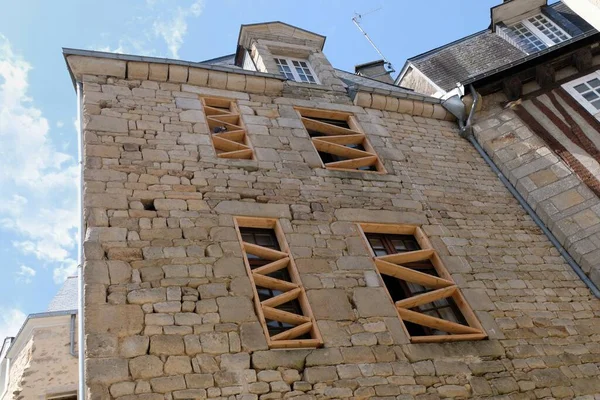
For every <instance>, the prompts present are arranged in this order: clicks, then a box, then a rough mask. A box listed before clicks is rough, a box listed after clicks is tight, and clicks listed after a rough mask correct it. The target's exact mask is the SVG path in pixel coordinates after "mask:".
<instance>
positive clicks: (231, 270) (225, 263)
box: [213, 257, 246, 278]
mask: <svg viewBox="0 0 600 400" xmlns="http://www.w3.org/2000/svg"><path fill="white" fill-rule="evenodd" d="M213 272H214V275H215V277H217V278H223V277H236V276H246V267H245V266H244V262H243V260H242V259H241V258H238V257H221V258H220V259H219V260H218V261H217V262H216V263H215V265H214V266H213Z"/></svg>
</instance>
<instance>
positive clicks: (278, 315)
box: [262, 305, 310, 325]
mask: <svg viewBox="0 0 600 400" xmlns="http://www.w3.org/2000/svg"><path fill="white" fill-rule="evenodd" d="M262 309H263V312H264V314H265V318H267V319H272V320H274V321H279V322H285V323H286V324H291V325H301V324H304V323H306V322H310V318H308V317H305V316H304V315H298V314H294V313H291V312H287V311H283V310H278V309H277V308H273V307H269V306H265V305H263V306H262Z"/></svg>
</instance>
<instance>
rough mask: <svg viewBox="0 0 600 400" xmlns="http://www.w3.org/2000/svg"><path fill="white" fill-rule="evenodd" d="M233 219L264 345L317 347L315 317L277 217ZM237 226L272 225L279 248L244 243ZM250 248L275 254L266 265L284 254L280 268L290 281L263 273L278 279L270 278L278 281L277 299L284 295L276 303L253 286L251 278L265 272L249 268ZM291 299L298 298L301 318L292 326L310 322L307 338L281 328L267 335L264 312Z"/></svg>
mask: <svg viewBox="0 0 600 400" xmlns="http://www.w3.org/2000/svg"><path fill="white" fill-rule="evenodd" d="M233 223H234V227H235V230H236V233H237V237H238V241H239V243H240V247H241V249H242V258H243V260H244V265H245V267H246V273H247V274H248V278H249V279H250V283H251V284H252V291H253V301H254V308H255V311H256V314H257V316H258V320H259V322H260V324H261V325H262V327H263V332H264V334H265V338H266V340H267V345H268V346H269V348H270V349H292V348H317V347H321V346H322V345H323V338H322V337H321V333H320V331H319V327H318V326H317V321H316V320H315V317H314V315H313V312H312V309H311V306H310V304H309V302H308V297H307V295H306V290H305V289H304V285H303V284H302V280H301V278H300V273H299V272H298V268H297V267H296V263H295V262H294V258H293V256H292V252H291V251H290V248H289V246H288V243H287V241H286V239H285V233H284V232H283V229H282V227H281V224H280V223H279V221H278V220H277V219H275V218H257V217H244V216H235V217H233ZM240 228H259V229H272V230H273V231H274V233H275V237H276V238H277V242H278V244H279V248H280V250H277V251H276V250H271V249H268V248H266V247H262V246H259V245H252V244H249V243H246V242H245V241H244V240H243V238H242V233H241V230H240ZM257 247H258V249H257ZM250 251H253V252H263V251H267V252H269V253H271V254H272V255H275V256H276V257H274V258H275V260H274V261H273V262H271V263H269V264H267V265H271V266H272V267H274V265H275V263H277V262H278V261H280V260H283V259H286V258H287V259H288V260H289V261H288V262H287V263H285V264H284V266H283V268H287V270H288V273H289V275H290V277H291V282H285V281H281V280H278V279H276V278H270V277H267V278H270V279H269V280H270V281H279V282H273V284H275V285H280V291H282V292H283V293H282V294H281V295H279V296H281V298H280V300H283V299H285V301H283V302H282V303H277V302H276V301H275V302H274V301H273V299H275V298H276V297H272V298H270V299H268V300H264V301H261V300H260V298H259V295H258V290H257V283H256V282H255V279H256V278H257V276H263V277H266V274H267V273H268V272H265V274H264V275H263V274H261V273H258V272H257V271H256V270H253V269H252V268H251V265H250V261H249V258H248V255H247V253H249V252H250ZM277 253H278V254H277ZM277 257H279V258H278V259H277ZM267 259H268V258H267ZM265 266H266V265H265ZM265 266H263V267H265ZM276 268H279V269H281V268H282V267H276ZM273 271H274V270H273ZM282 284H283V286H281V285H282ZM261 287H264V286H261ZM286 289H287V290H286ZM279 296H277V297H279ZM294 299H296V300H298V302H299V303H300V307H301V309H302V315H301V316H299V319H302V320H303V321H304V322H302V323H299V324H298V325H297V326H296V328H299V327H300V326H303V325H304V326H307V324H308V323H310V324H311V325H310V329H309V330H308V331H307V332H308V333H310V335H311V339H294V338H293V337H292V338H291V339H290V338H287V337H286V335H284V334H283V333H285V332H282V333H280V334H277V335H274V336H271V334H270V333H269V329H268V326H267V322H266V319H267V318H266V314H268V313H270V314H273V313H277V310H276V309H275V307H277V305H278V304H284V303H285V302H287V301H289V300H294ZM265 303H266V304H265ZM267 316H268V315H267ZM269 319H273V318H269ZM293 329H294V328H292V329H288V330H287V331H286V332H289V333H288V335H292V334H293V333H292V332H290V331H292V330H293ZM305 333H306V332H305ZM276 336H279V338H276ZM297 336H301V335H296V336H294V337H297Z"/></svg>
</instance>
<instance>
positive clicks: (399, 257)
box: [378, 249, 435, 264]
mask: <svg viewBox="0 0 600 400" xmlns="http://www.w3.org/2000/svg"><path fill="white" fill-rule="evenodd" d="M433 253H435V250H432V249H426V250H415V251H407V252H404V253H395V254H388V255H387V256H381V257H378V258H379V259H380V260H383V261H387V262H391V263H393V264H405V263H411V262H415V261H424V260H429V259H430V258H431V256H432V255H433Z"/></svg>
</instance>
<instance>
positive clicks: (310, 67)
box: [273, 55, 321, 85]
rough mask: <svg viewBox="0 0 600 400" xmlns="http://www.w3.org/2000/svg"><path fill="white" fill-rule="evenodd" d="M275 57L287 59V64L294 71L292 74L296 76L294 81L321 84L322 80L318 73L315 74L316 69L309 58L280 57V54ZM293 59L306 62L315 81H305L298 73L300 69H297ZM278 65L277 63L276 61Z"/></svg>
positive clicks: (281, 59)
mask: <svg viewBox="0 0 600 400" xmlns="http://www.w3.org/2000/svg"><path fill="white" fill-rule="evenodd" d="M273 58H274V59H278V60H280V61H285V62H286V64H287V66H288V67H289V68H290V70H291V71H292V75H293V76H294V82H298V83H308V84H309V85H320V84H321V81H319V77H318V76H317V74H315V70H314V69H313V67H312V65H310V62H309V61H308V60H307V59H301V58H292V57H278V56H275V55H274V56H273ZM292 61H300V62H304V63H306V65H307V67H308V70H309V71H310V73H311V75H312V77H313V78H314V80H315V83H312V82H305V81H303V80H302V79H301V78H300V75H299V74H298V71H296V67H295V66H294V64H293V62H292ZM275 64H276V65H277V63H275ZM277 72H279V67H277ZM284 76H285V75H284Z"/></svg>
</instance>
